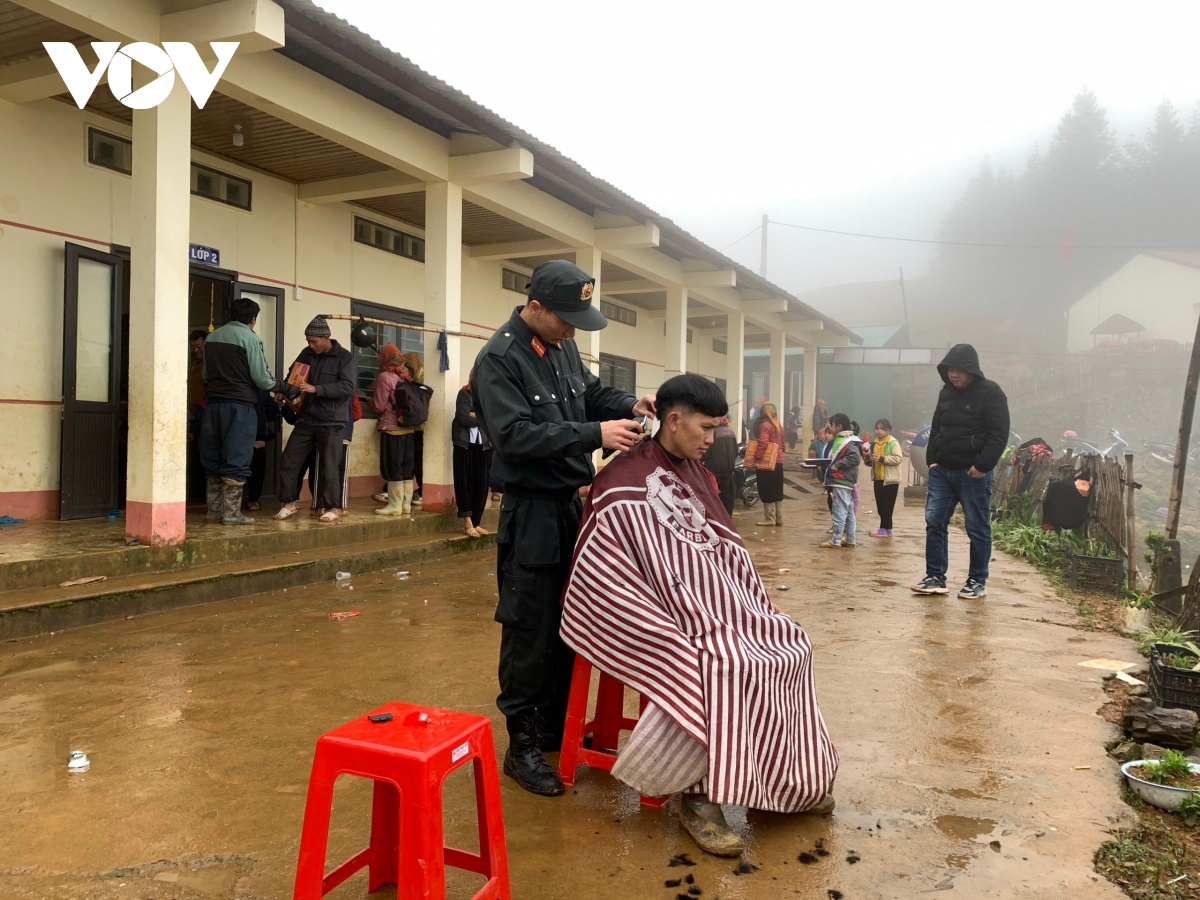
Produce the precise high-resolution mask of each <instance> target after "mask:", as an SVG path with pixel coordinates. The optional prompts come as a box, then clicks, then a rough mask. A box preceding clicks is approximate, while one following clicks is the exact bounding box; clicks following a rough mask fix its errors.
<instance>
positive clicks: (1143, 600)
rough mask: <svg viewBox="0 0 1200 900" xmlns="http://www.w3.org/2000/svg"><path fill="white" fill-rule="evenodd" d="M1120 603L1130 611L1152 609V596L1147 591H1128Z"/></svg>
mask: <svg viewBox="0 0 1200 900" xmlns="http://www.w3.org/2000/svg"><path fill="white" fill-rule="evenodd" d="M1121 603H1122V604H1123V605H1125V606H1128V607H1129V608H1130V609H1154V595H1153V594H1151V593H1149V592H1148V591H1128V592H1126V594H1125V599H1124V600H1122V601H1121Z"/></svg>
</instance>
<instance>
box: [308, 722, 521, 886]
mask: <svg viewBox="0 0 1200 900" xmlns="http://www.w3.org/2000/svg"><path fill="white" fill-rule="evenodd" d="M382 713H392V716H393V718H392V720H391V721H389V722H383V723H375V722H371V721H369V720H368V718H367V716H360V717H359V718H357V719H354V720H352V721H350V722H347V723H346V724H345V725H341V726H339V727H337V728H335V729H334V730H333V731H330V732H328V733H326V734H323V735H321V737H320V738H319V739H318V740H317V750H316V755H315V756H314V758H313V766H312V776H311V777H310V779H309V783H308V800H307V802H306V803H305V806H304V830H303V833H302V836H301V839H300V858H299V861H298V862H297V865H296V888H295V892H294V893H293V895H292V896H293V897H294V898H295V900H320V898H321V897H322V896H324V895H325V894H327V893H329V892H330V891H332V890H333V889H334V888H336V887H337V886H338V885H339V884H341V883H342V882H343V881H345V880H346V879H347V878H349V877H350V876H351V875H353V874H354V873H355V872H357V871H358V870H359V869H361V868H363V867H364V866H366V867H368V870H369V871H368V880H367V890H368V891H375V890H377V889H378V888H380V887H382V886H383V885H385V884H395V885H397V893H396V896H397V898H398V900H416V898H421V900H427V898H431V897H445V896H446V877H445V876H446V871H445V867H446V866H448V865H449V866H453V867H455V868H459V869H467V870H469V871H472V872H478V873H479V874H480V875H483V876H484V877H486V878H487V884H485V885H484V886H483V888H482V890H480V891H479V892H478V893H476V894H475V897H474V900H510V898H511V896H512V895H511V893H510V890H509V884H508V858H507V856H506V854H505V848H504V818H503V814H502V811H501V807H500V783H499V777H498V775H497V770H496V751H495V748H494V746H493V744H492V727H491V723H490V722H489V721H488V720H487V719H486V718H484V717H483V716H473V715H468V714H467V713H460V712H453V711H451V710H445V709H432V708H430V707H426V706H413V705H411V704H408V703H389V704H387V705H386V706H381V707H380V708H379V709H377V710H375V712H374V713H371V714H370V715H379V714H382ZM422 717H425V720H424V721H422ZM472 760H473V761H474V764H475V802H476V807H477V811H478V816H479V853H478V854H474V853H468V852H467V851H465V850H457V849H455V848H453V847H446V846H445V845H444V841H443V837H442V783H443V782H444V781H445V779H446V776H447V775H449V774H450V773H451V772H452V771H454V770H455V769H457V768H459V767H460V766H463V765H466V764H467V763H468V762H470V761H472ZM343 773H349V774H351V775H358V776H359V777H361V778H370V779H372V780H373V781H374V782H375V793H374V798H373V801H372V804H371V844H370V846H369V847H367V849H365V850H363V851H361V852H359V853H357V854H355V855H354V856H353V857H351V858H350V859H348V860H347V861H346V862H344V863H342V864H341V865H340V866H338V867H337V868H336V869H334V870H333V871H332V872H330V873H329V874H328V875H326V874H325V853H326V849H327V845H328V840H329V814H330V811H331V809H332V804H333V783H334V781H335V780H336V779H337V777H338V775H341V774H343ZM402 801H403V802H402Z"/></svg>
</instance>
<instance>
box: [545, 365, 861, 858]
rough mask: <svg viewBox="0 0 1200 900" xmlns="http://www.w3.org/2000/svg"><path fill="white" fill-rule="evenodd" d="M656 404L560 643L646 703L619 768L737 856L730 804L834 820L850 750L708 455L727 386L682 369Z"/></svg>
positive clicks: (592, 534) (586, 564) (595, 529)
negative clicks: (839, 742)
mask: <svg viewBox="0 0 1200 900" xmlns="http://www.w3.org/2000/svg"><path fill="white" fill-rule="evenodd" d="M657 406H658V411H657V415H658V420H659V429H658V432H657V434H656V435H655V437H654V439H653V440H646V441H642V442H640V443H639V444H637V445H635V446H634V448H633V449H632V450H630V451H629V452H628V453H626V454H623V455H622V456H620V457H618V458H617V459H615V460H613V461H612V462H611V463H610V464H609V465H608V466H607V467H606V468H605V469H604V471H603V472H601V474H599V475H598V476H597V477H596V480H595V482H594V483H593V485H592V489H591V493H590V495H589V496H588V501H587V506H586V508H585V509H584V513H583V521H582V524H581V525H580V530H579V539H578V541H577V543H576V546H575V559H574V562H573V564H572V569H571V575H570V577H569V579H568V581H567V586H566V590H565V592H564V594H563V617H562V637H563V640H564V641H566V643H567V644H569V645H570V646H571V647H572V648H574V649H575V650H576V651H577V652H578V653H581V654H583V656H584V658H585V659H587V660H589V661H590V662H592V663H593V664H594V665H596V666H598V667H599V668H600V669H602V670H603V671H605V672H607V673H609V674H610V675H613V676H615V677H616V678H618V679H620V680H621V681H622V682H624V683H625V684H626V685H628V686H629V687H631V688H634V689H635V690H637V691H639V692H641V694H642V695H643V697H645V698H646V699H647V701H648V704H647V706H646V709H645V711H644V712H643V714H642V716H641V718H640V720H639V721H638V725H637V727H636V728H635V729H634V731H633V734H632V736H631V737H630V739H629V742H628V743H627V744H626V746H625V748H624V749H623V750H622V751H621V754H620V757H619V759H618V760H617V763H616V766H615V767H614V768H613V774H614V775H615V776H617V777H618V778H620V779H621V780H622V781H624V782H625V783H627V784H629V785H631V786H632V787H634V788H635V789H637V790H638V791H639V792H640V793H642V794H644V795H647V796H660V797H661V796H665V795H667V794H672V793H676V792H680V791H682V792H683V802H682V803H681V804H680V809H681V819H682V823H683V826H684V828H686V829H687V831H688V833H689V834H691V836H692V837H693V838H694V839H695V841H696V843H697V844H698V845H699V846H700V847H701V849H703V850H705V851H706V852H708V853H714V854H717V855H720V856H736V855H738V854H740V853H741V852H742V850H743V846H742V841H741V838H740V837H739V836H738V835H737V834H736V833H735V832H734V831H733V830H732V829H731V828H730V827H729V825H728V824H727V823H726V821H725V816H724V813H723V812H722V810H721V807H720V805H719V804H722V803H726V804H736V805H739V806H748V807H753V808H755V809H764V810H771V811H774V812H785V813H795V812H806V811H811V812H821V813H828V812H830V811H832V809H833V798H832V797H831V796H830V795H829V792H830V790H831V788H832V786H833V779H834V776H835V775H836V774H837V765H838V757H837V752H836V751H835V750H834V748H833V743H832V742H831V741H830V739H829V735H828V733H827V732H826V730H825V723H824V720H823V719H822V718H821V711H820V709H819V708H818V707H817V696H816V687H815V685H814V683H813V672H812V647H811V645H810V644H809V641H808V637H807V636H806V635H805V633H804V631H803V630H802V629H801V628H800V626H799V625H797V624H795V623H794V622H793V621H792V620H791V619H790V618H788V617H787V616H786V615H784V614H783V613H781V612H779V611H778V610H777V609H776V608H775V607H774V605H773V604H772V603H771V600H770V599H769V598H768V596H767V592H766V589H765V588H764V587H763V583H762V580H761V579H760V578H759V576H758V574H757V572H755V570H754V564H753V562H752V561H751V559H750V554H749V553H747V552H746V548H745V546H743V544H742V541H741V538H739V537H738V534H737V532H736V531H734V528H733V520H732V519H730V517H729V514H728V513H727V512H726V511H725V507H724V506H723V505H722V503H721V498H720V494H719V493H718V490H717V484H716V481H715V479H714V478H713V476H712V474H711V473H710V472H709V471H708V470H707V469H705V468H704V466H703V465H702V464H701V463H700V462H699V460H700V458H701V457H702V456H703V455H704V451H705V450H706V449H708V447H709V445H710V444H711V443H712V440H713V433H714V432H715V431H716V428H717V426H718V425H719V424H720V422H721V417H722V416H724V415H726V414H727V412H728V405H727V404H726V402H725V398H724V396H723V395H722V393H721V390H720V389H719V388H718V387H717V386H716V385H715V384H713V383H712V382H711V381H709V380H707V379H705V378H702V377H700V376H699V375H679V376H677V377H675V378H672V379H670V380H669V381H667V382H666V383H665V384H664V385H663V386H662V387H661V388H659V391H658V395H657Z"/></svg>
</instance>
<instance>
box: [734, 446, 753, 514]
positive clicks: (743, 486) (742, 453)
mask: <svg viewBox="0 0 1200 900" xmlns="http://www.w3.org/2000/svg"><path fill="white" fill-rule="evenodd" d="M745 458H746V445H745V444H738V452H737V458H736V459H735V460H734V461H733V489H734V498H735V499H737V500H741V501H742V503H743V505H745V507H746V509H750V508H751V507H752V506H754V505H755V504H756V503H758V470H757V469H747V468H746V466H745V464H744V463H745Z"/></svg>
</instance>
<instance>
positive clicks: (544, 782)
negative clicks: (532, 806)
mask: <svg viewBox="0 0 1200 900" xmlns="http://www.w3.org/2000/svg"><path fill="white" fill-rule="evenodd" d="M506 724H507V727H508V752H507V753H505V754H504V774H505V775H507V776H508V777H509V778H511V779H512V780H513V781H515V782H516V783H517V784H519V785H520V786H521V787H523V788H524V789H525V790H527V791H529V793H531V794H538V795H539V796H542V797H557V796H559V795H560V794H562V792H563V791H564V790H566V788H564V787H563V783H562V780H561V779H560V778H559V777H558V775H556V774H555V772H554V770H553V769H552V768H550V763H548V762H546V757H545V756H543V755H542V751H541V750H539V749H538V747H537V740H538V738H537V722H536V719H535V717H534V716H531V715H530V716H509V717H508V720H507V723H506Z"/></svg>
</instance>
